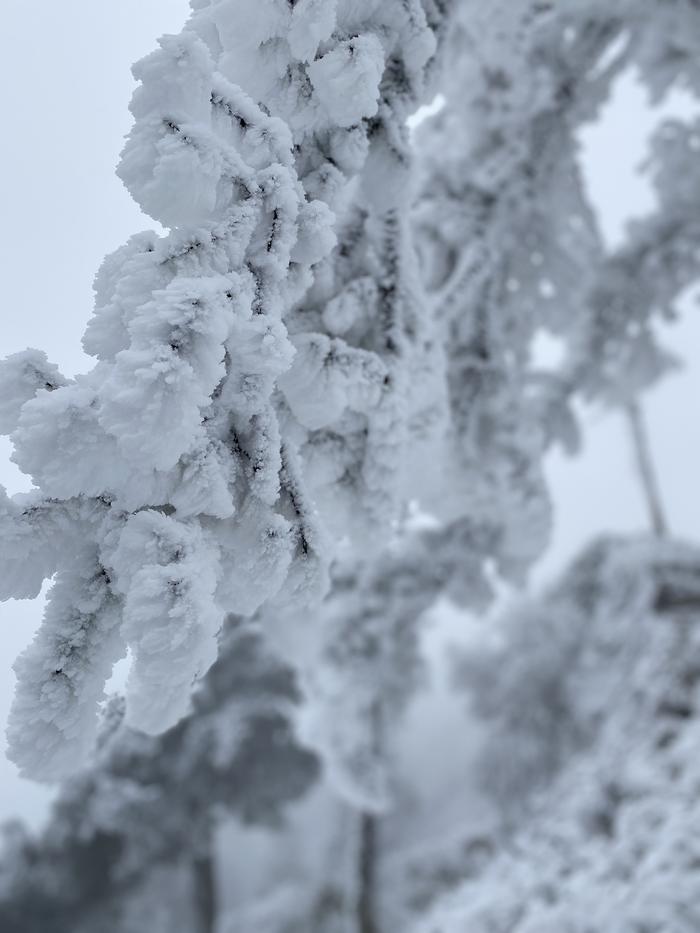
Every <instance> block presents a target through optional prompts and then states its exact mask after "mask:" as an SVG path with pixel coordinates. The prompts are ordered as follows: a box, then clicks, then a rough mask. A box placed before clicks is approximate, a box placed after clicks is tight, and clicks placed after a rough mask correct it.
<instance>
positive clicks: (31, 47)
mask: <svg viewBox="0 0 700 933" xmlns="http://www.w3.org/2000/svg"><path fill="white" fill-rule="evenodd" d="M186 13H187V3H186V0H119V3H113V4H111V3H96V2H95V0H62V2H61V3H60V4H59V3H56V4H53V3H48V2H47V3H43V4H30V3H26V2H20V0H5V3H4V7H3V20H4V29H5V35H6V36H7V37H8V39H9V40H10V41H8V42H6V44H5V47H4V49H3V56H2V58H1V59H0V87H2V88H3V89H4V97H3V118H4V130H5V133H4V144H3V147H2V150H1V151H0V163H1V164H0V186H1V189H2V190H1V192H0V194H1V198H2V200H1V203H2V206H3V216H4V223H3V224H2V226H1V227H0V256H1V257H2V279H3V304H2V310H1V311H0V321H1V325H2V326H1V328H0V357H3V356H5V355H6V354H8V353H13V352H16V351H17V350H21V349H24V348H25V347H26V346H34V347H39V348H42V349H44V350H46V352H47V353H48V355H49V358H50V359H51V360H53V361H54V362H57V363H58V364H59V365H60V367H61V369H62V370H63V371H64V372H65V373H67V374H72V373H75V372H76V371H79V370H80V369H82V368H84V367H85V365H86V363H87V360H86V358H85V357H84V356H83V354H82V352H81V349H80V337H81V335H82V331H83V328H84V326H85V322H86V320H87V318H88V316H89V315H90V312H91V307H92V292H91V283H92V279H93V276H94V274H95V272H96V271H97V267H98V266H99V264H100V261H101V259H102V258H103V256H104V255H105V253H107V252H110V251H112V250H113V249H115V248H116V247H117V246H119V245H120V244H121V243H123V242H124V240H126V239H127V237H128V236H130V235H131V234H132V233H134V232H136V231H137V230H139V229H143V228H145V227H147V226H149V221H148V219H147V218H145V217H143V215H141V214H140V212H139V210H138V208H137V207H136V205H135V204H134V203H133V202H132V201H131V200H130V198H129V195H128V194H127V192H126V191H125V190H124V189H123V187H122V185H121V183H120V182H119V181H118V179H117V178H116V177H115V176H114V166H115V164H116V161H117V157H118V153H119V150H120V148H121V145H122V137H123V135H124V134H125V133H126V132H127V130H128V128H129V126H130V116H129V113H128V110H127V104H128V101H129V97H130V95H131V91H132V88H133V81H132V79H131V75H130V72H129V66H130V64H131V63H132V62H134V61H135V60H137V59H138V58H139V57H141V56H142V55H144V54H145V53H147V52H148V51H150V50H151V49H152V48H153V46H154V42H155V38H156V37H157V36H158V35H159V34H160V33H163V32H173V31H177V30H179V28H180V26H181V24H182V22H183V21H184V19H185V16H186ZM684 106H685V104H684V102H683V101H682V100H680V101H676V102H674V105H673V108H672V109H674V110H676V111H680V112H682V111H683V108H684ZM651 122H652V116H651V115H650V113H649V111H648V108H647V107H646V104H645V101H644V97H643V94H642V92H641V90H640V89H639V88H638V87H637V86H636V85H635V83H634V81H632V80H625V81H624V82H623V83H622V85H621V87H620V89H619V93H618V94H617V95H616V99H615V101H614V102H613V104H612V106H611V107H610V108H609V109H608V112H607V114H606V118H605V120H604V121H603V124H602V125H601V126H599V127H597V128H595V130H593V131H591V132H589V133H588V134H586V139H585V143H586V145H585V166H586V171H587V174H588V176H589V178H590V183H591V190H592V193H593V196H594V198H595V200H596V204H597V205H598V206H599V207H600V209H601V218H602V221H603V224H604V228H605V231H606V235H607V236H608V238H609V239H610V241H611V242H615V241H619V238H620V236H621V235H622V229H623V222H624V219H625V218H627V217H629V216H631V215H638V214H643V213H644V212H645V211H646V210H648V209H649V208H650V207H651V206H652V204H653V202H652V200H651V195H650V192H649V189H648V187H647V186H646V184H645V183H644V182H643V181H642V180H640V179H639V178H638V177H635V175H634V173H633V167H634V165H635V164H637V163H638V162H639V161H641V158H642V156H643V152H644V142H645V139H646V135H647V133H648V130H649V126H650V124H651ZM685 312H687V313H685ZM668 343H669V346H670V347H671V348H672V349H674V350H675V351H676V353H677V354H678V355H680V356H681V357H683V358H685V359H686V361H687V363H688V365H687V368H686V370H685V371H684V372H683V373H682V374H681V375H677V376H674V377H672V378H670V379H668V380H667V381H666V383H665V384H663V385H662V386H661V387H659V388H658V389H656V390H655V392H654V393H653V395H652V396H651V398H650V399H649V403H648V417H649V424H650V429H651V435H652V440H653V443H654V449H655V454H656V459H657V462H658V466H659V472H660V475H661V481H662V486H663V491H664V496H665V500H666V505H667V510H668V514H669V517H670V523H671V526H672V528H673V529H674V530H675V531H676V532H677V533H679V534H681V535H684V536H686V537H694V536H696V535H697V532H698V529H699V528H700V498H699V497H698V494H697V491H696V487H697V477H698V476H699V475H700V426H699V424H698V418H697V415H696V407H697V401H698V399H700V365H698V366H695V365H694V362H695V360H700V350H699V349H698V348H700V314H698V313H697V309H696V308H695V307H691V302H690V301H686V302H684V315H683V319H682V321H681V322H680V323H679V324H678V325H676V327H675V328H674V329H673V330H672V331H669V341H668ZM691 353H692V354H694V355H695V359H691V358H690V356H689V354H691ZM585 421H586V450H585V453H584V455H583V456H582V457H580V458H579V459H578V460H576V461H570V460H566V459H564V458H562V457H561V456H559V455H558V454H555V455H553V456H552V457H551V458H550V463H549V474H550V479H551V482H552V487H553V493H554V500H555V507H556V516H557V522H556V528H555V534H554V540H553V544H552V547H551V549H550V552H549V553H548V555H547V556H546V557H545V559H544V560H543V562H542V565H541V567H540V568H539V569H538V573H537V578H538V579H543V578H545V577H547V576H549V575H550V574H551V573H552V572H554V571H555V570H556V569H557V568H559V567H560V566H561V565H562V563H563V562H564V561H565V560H566V559H568V558H569V557H570V556H571V555H572V554H573V553H574V552H575V551H576V549H577V548H578V547H579V546H580V545H581V544H583V543H584V542H585V541H586V539H587V538H589V537H590V536H591V535H592V534H595V533H596V532H598V531H601V530H618V531H634V530H639V529H641V528H643V527H644V525H645V513H644V510H643V507H642V501H641V497H640V494H639V490H638V487H637V485H636V482H635V478H634V473H633V468H632V460H631V455H630V451H629V447H628V444H627V438H626V435H625V432H624V426H623V425H622V422H621V420H620V419H619V418H618V417H617V416H614V415H605V414H602V413H599V412H592V413H588V414H587V416H586V419H585ZM9 452H10V448H9V445H8V444H7V443H6V442H5V441H4V439H0V483H3V484H4V485H6V486H7V487H8V489H9V490H10V491H12V492H15V491H18V490H19V489H20V488H24V487H23V486H22V480H21V477H20V476H19V474H18V473H17V471H16V470H15V469H14V468H13V466H12V464H10V463H9V461H8V457H9ZM40 611H41V610H40V606H39V604H38V601H37V602H36V603H18V602H10V603H5V604H2V605H0V626H2V629H3V633H4V639H3V646H4V650H3V652H2V655H1V656H0V725H2V727H3V728H4V723H5V720H6V716H7V709H8V706H9V702H10V699H11V692H12V673H11V665H12V662H13V661H14V658H15V657H16V656H17V654H18V653H19V651H21V649H22V648H23V647H24V646H25V645H26V644H27V643H28V642H29V640H30V639H31V637H32V633H33V631H34V629H35V627H36V625H37V623H38V620H39V616H40ZM47 800H48V793H47V791H46V790H45V789H43V788H40V787H38V786H37V785H34V784H32V783H30V782H28V781H23V780H21V779H20V778H19V777H18V776H17V774H16V770H15V769H14V766H12V765H11V764H10V763H9V762H7V761H6V760H5V759H4V756H2V754H0V820H2V819H5V818H7V817H10V816H21V817H22V818H23V819H25V820H27V821H29V822H30V823H32V824H34V825H36V824H37V823H38V822H40V821H41V819H42V818H43V816H44V814H45V812H46V803H47Z"/></svg>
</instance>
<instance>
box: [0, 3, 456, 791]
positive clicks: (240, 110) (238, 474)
mask: <svg viewBox="0 0 700 933" xmlns="http://www.w3.org/2000/svg"><path fill="white" fill-rule="evenodd" d="M193 7H194V8H195V12H194V13H193V16H192V18H191V21H190V23H189V25H188V26H187V27H186V28H185V30H184V31H183V32H182V33H181V34H180V35H179V36H168V37H165V38H163V39H162V40H161V41H160V48H159V49H158V50H157V51H156V52H154V53H153V54H151V55H149V56H148V57H147V58H145V59H144V60H143V61H142V62H140V63H139V64H138V65H137V66H136V68H135V72H134V73H135V75H136V77H137V79H138V80H139V81H140V86H139V88H138V89H137V91H136V93H135V95H134V99H133V103H132V112H133V114H134V117H135V124H134V128H133V129H132V132H131V134H130V136H129V139H128V141H127V144H126V147H125V149H124V152H123V154H122V159H121V163H120V166H119V170H118V171H119V175H120V177H121V178H122V180H123V181H124V182H125V184H126V185H127V187H128V189H129V191H130V192H131V194H132V195H133V196H134V198H135V199H136V200H137V201H138V203H139V204H140V205H141V206H142V207H143V209H144V210H145V211H146V212H147V213H149V214H150V215H151V216H152V217H154V218H155V219H156V220H158V221H160V222H161V223H162V224H163V225H164V226H165V227H166V228H168V229H169V232H168V233H167V234H166V235H165V236H162V237H161V236H157V235H155V234H152V233H144V234H140V235H138V236H135V237H133V238H132V239H131V240H130V241H129V242H128V243H127V244H126V245H125V246H123V247H122V248H121V249H119V250H117V252H116V253H115V254H113V255H112V256H110V257H108V258H107V259H106V260H105V262H104V264H103V266H102V268H101V270H100V272H99V274H98V276H97V279H96V307H95V314H94V316H93V318H92V320H91V321H90V323H89V324H88V328H87V331H86V334H85V339H84V345H85V348H86V350H87V351H88V352H89V353H90V354H91V355H93V356H95V357H96V358H97V363H96V365H95V367H94V369H92V370H91V371H90V372H89V373H87V374H86V375H81V376H77V377H76V378H75V379H72V380H67V379H64V378H62V377H61V376H60V375H59V374H58V373H57V371H56V370H55V368H53V367H51V366H50V365H49V364H48V363H47V362H46V360H45V358H44V357H43V355H41V354H39V353H37V352H35V351H29V352H28V353H27V354H19V355H16V356H15V357H12V358H10V359H8V360H7V361H6V362H5V363H4V364H2V367H1V368H0V382H1V383H2V385H3V386H7V391H6V393H5V394H4V397H3V406H2V409H1V411H0V414H1V415H2V425H1V426H2V429H3V430H5V431H6V432H9V433H11V438H12V442H13V444H14V448H15V453H14V459H15V461H16V463H17V464H18V465H19V467H20V468H21V469H22V470H23V471H24V472H25V473H26V474H28V475H29V476H31V478H32V480H33V482H34V484H35V486H36V488H37V491H36V492H35V493H32V495H31V496H30V497H29V499H24V498H15V499H13V500H4V504H3V505H2V511H1V512H0V521H1V522H2V528H1V532H2V554H1V556H0V560H1V561H2V569H3V583H4V594H3V595H5V596H6V597H7V596H18V597H23V598H28V597H29V598H31V597H33V596H36V595H37V593H38V590H39V588H40V586H41V583H42V581H43V580H44V579H46V578H47V577H50V576H52V575H53V574H57V578H56V582H55V584H54V587H53V589H52V590H51V593H50V596H49V606H48V609H47V612H46V615H45V618H44V622H43V625H42V628H41V630H40V632H39V634H38V636H37V638H36V640H35V642H34V643H33V644H32V645H31V646H30V648H29V649H28V650H27V651H26V653H25V654H24V655H23V657H22V659H21V660H20V662H18V668H17V670H18V674H19V679H20V683H19V688H18V698H17V701H16V703H15V706H14V709H13V713H12V716H11V722H10V737H11V754H12V756H13V757H14V759H15V760H16V761H17V762H18V764H20V766H21V767H22V769H23V770H24V771H26V772H27V773H31V774H32V775H34V776H37V777H41V778H51V777H54V776H56V775H60V774H62V773H65V771H66V770H68V769H69V767H72V766H77V765H78V764H79V763H80V761H81V760H82V758H83V757H84V755H85V753H86V751H87V750H89V748H90V746H91V745H92V743H93V742H94V737H95V729H96V722H97V708H98V704H99V701H100V698H101V696H102V690H103V684H104V682H105V679H106V678H107V677H108V676H109V671H110V669H111V665H112V663H113V662H114V661H115V660H117V659H118V658H119V657H121V656H122V655H123V653H124V651H125V648H126V647H129V648H130V650H131V653H132V656H133V663H132V668H131V674H130V680H129V684H128V690H127V708H126V717H127V722H128V723H129V724H131V725H132V726H134V727H136V728H141V729H144V730H146V731H148V732H159V731H161V730H163V729H165V728H167V727H168V726H170V725H172V724H173V723H174V722H175V721H176V720H177V719H178V718H179V717H180V716H181V715H182V714H183V713H184V712H185V711H186V709H187V706H188V701H189V692H190V689H191V685H192V683H193V682H195V681H196V680H197V679H198V678H199V677H201V676H202V674H203V673H204V672H205V671H206V670H207V668H208V667H209V666H210V665H211V663H212V662H213V660H214V659H215V657H216V651H217V649H216V639H217V632H218V630H219V629H220V627H221V625H222V622H223V619H224V617H225V615H226V614H227V613H229V612H233V613H239V614H240V613H242V614H248V615H250V614H252V613H254V612H255V611H256V610H257V609H258V608H259V607H260V606H262V605H264V604H269V603H270V601H271V600H273V599H274V600H276V604H277V605H279V606H281V607H284V609H285V611H289V609H290V608H292V607H294V606H300V605H303V604H305V603H308V602H314V601H317V600H318V598H319V597H320V596H321V595H322V593H323V592H324V590H325V588H326V586H327V584H326V567H327V566H328V564H329V563H330V562H331V561H332V559H333V549H332V548H331V547H330V546H329V541H330V540H331V539H330V537H329V535H328V534H327V533H326V529H331V530H332V531H333V532H335V534H336V536H337V535H338V534H340V535H343V536H344V535H347V534H348V533H351V532H352V530H353V528H352V522H351V521H350V518H351V516H364V518H362V519H361V520H360V521H359V522H358V523H357V524H359V527H361V528H363V529H366V527H367V522H370V523H372V524H375V523H377V524H378V523H379V522H382V523H385V522H386V521H387V519H390V518H392V517H394V516H396V515H397V514H398V509H399V506H400V503H401V501H402V496H401V494H400V487H401V483H402V481H403V478H404V474H407V472H408V471H407V470H406V466H407V464H408V463H409V462H410V460H409V458H407V457H406V456H405V454H406V452H407V450H408V449H409V447H408V445H409V441H410V440H412V442H414V443H418V442H419V441H420V439H421V438H422V437H423V438H424V437H425V436H427V434H426V431H427V432H428V433H429V430H430V428H429V426H430V424H431V423H432V424H437V425H439V418H438V417H437V415H436V414H435V412H434V411H432V410H433V409H434V407H435V405H434V399H432V397H431V399H430V400H429V403H428V406H427V411H423V412H421V411H420V410H419V405H418V401H417V399H415V398H412V397H411V395H410V393H409V392H408V389H409V387H410V385H411V382H410V380H409V373H410V372H411V369H412V367H418V368H419V369H420V367H426V366H427V365H428V361H427V359H426V352H427V350H428V347H429V346H430V345H432V346H434V344H431V342H430V341H429V339H428V336H429V333H430V328H429V326H428V322H421V321H420V320H419V313H418V312H419V310H420V307H419V305H418V304H417V303H416V291H417V290H416V288H415V282H414V280H413V278H412V271H411V270H412V269H413V268H414V263H413V259H412V250H411V239H410V230H409V227H408V223H407V210H408V205H409V196H410V185H409V184H408V182H409V180H410V155H409V149H408V143H407V131H406V128H405V119H406V117H407V116H408V114H409V113H410V112H412V111H413V110H414V109H415V108H416V107H417V106H418V104H419V103H420V100H421V95H422V93H423V84H424V75H425V73H426V69H427V68H428V66H429V63H430V61H431V56H432V55H433V52H434V48H435V41H434V37H433V33H432V31H431V29H430V28H429V27H428V24H427V22H426V19H425V15H424V12H423V9H422V7H421V5H420V4H419V3H418V2H417V0H411V2H408V3H401V4H388V5H378V4H376V3H373V2H366V3H360V4H355V5H353V7H352V8H351V10H350V11H349V12H348V11H346V12H343V11H342V10H339V9H337V8H336V4H335V3H334V2H333V0H326V2H323V0H315V2H314V0H309V2H306V0H302V2H300V3H298V4H295V5H290V4H288V3H286V2H282V0H274V2H268V3H266V4H265V5H264V7H263V8H261V6H260V4H259V3H252V2H236V3H234V2H232V0H224V2H218V3H203V2H196V3H193ZM334 228H335V232H334ZM336 235H338V236H340V238H341V241H342V245H341V247H340V248H339V249H338V250H337V251H336V252H334V253H333V254H331V252H330V251H331V250H332V248H333V245H334V243H335V241H336ZM421 404H422V403H421ZM431 411H432V414H431ZM412 422H413V423H415V424H416V425H417V426H418V430H417V434H415V438H412V435H411V431H410V425H411V423H412ZM426 425H427V426H428V428H427V429H426ZM71 542H79V545H73V544H71Z"/></svg>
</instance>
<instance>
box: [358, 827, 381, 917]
mask: <svg viewBox="0 0 700 933" xmlns="http://www.w3.org/2000/svg"><path fill="white" fill-rule="evenodd" d="M357 857H358V865H357V869H358V871H357V875H358V883H359V885H358V887H359V889H358V896H357V933H380V930H379V925H378V921H377V903H376V901H377V868H378V861H379V826H378V821H377V817H376V816H374V815H373V814H371V813H363V814H362V816H361V817H360V841H359V846H358V854H357Z"/></svg>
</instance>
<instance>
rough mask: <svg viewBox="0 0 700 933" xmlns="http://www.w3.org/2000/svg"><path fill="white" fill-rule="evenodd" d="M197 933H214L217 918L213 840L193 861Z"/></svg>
mask: <svg viewBox="0 0 700 933" xmlns="http://www.w3.org/2000/svg"><path fill="white" fill-rule="evenodd" d="M192 887H193V901H194V903H193V907H194V916H195V923H196V927H195V933H214V929H215V927H216V918H217V913H218V911H217V896H216V872H215V864H214V854H213V848H212V842H211V839H210V840H209V844H208V846H207V848H206V851H204V852H201V853H199V854H198V855H197V857H196V858H195V859H194V860H193V861H192Z"/></svg>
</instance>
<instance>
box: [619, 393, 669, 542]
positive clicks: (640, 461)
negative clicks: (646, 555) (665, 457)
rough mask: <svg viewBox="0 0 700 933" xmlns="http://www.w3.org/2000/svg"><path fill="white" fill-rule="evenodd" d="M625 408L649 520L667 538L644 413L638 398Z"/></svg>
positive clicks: (661, 536)
mask: <svg viewBox="0 0 700 933" xmlns="http://www.w3.org/2000/svg"><path fill="white" fill-rule="evenodd" d="M625 410H626V413H627V419H628V421H629V425H630V433H631V435H632V445H633V448H634V455H635V458H636V461H637V470H638V473H639V479H640V481H641V485H642V491H643V493H644V499H645V502H646V505H647V510H648V512H649V521H650V523H651V527H652V530H653V532H654V534H655V535H656V536H657V538H665V537H666V535H667V534H668V524H667V522H666V516H665V514H664V509H663V505H662V502H661V492H660V490H659V484H658V480H657V477H656V471H655V469H654V463H653V460H652V456H651V449H650V446H649V437H648V434H647V429H646V424H645V421H644V414H643V412H642V409H641V406H640V404H639V402H638V401H637V400H636V399H634V400H633V401H631V402H628V403H627V405H626V406H625Z"/></svg>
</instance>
